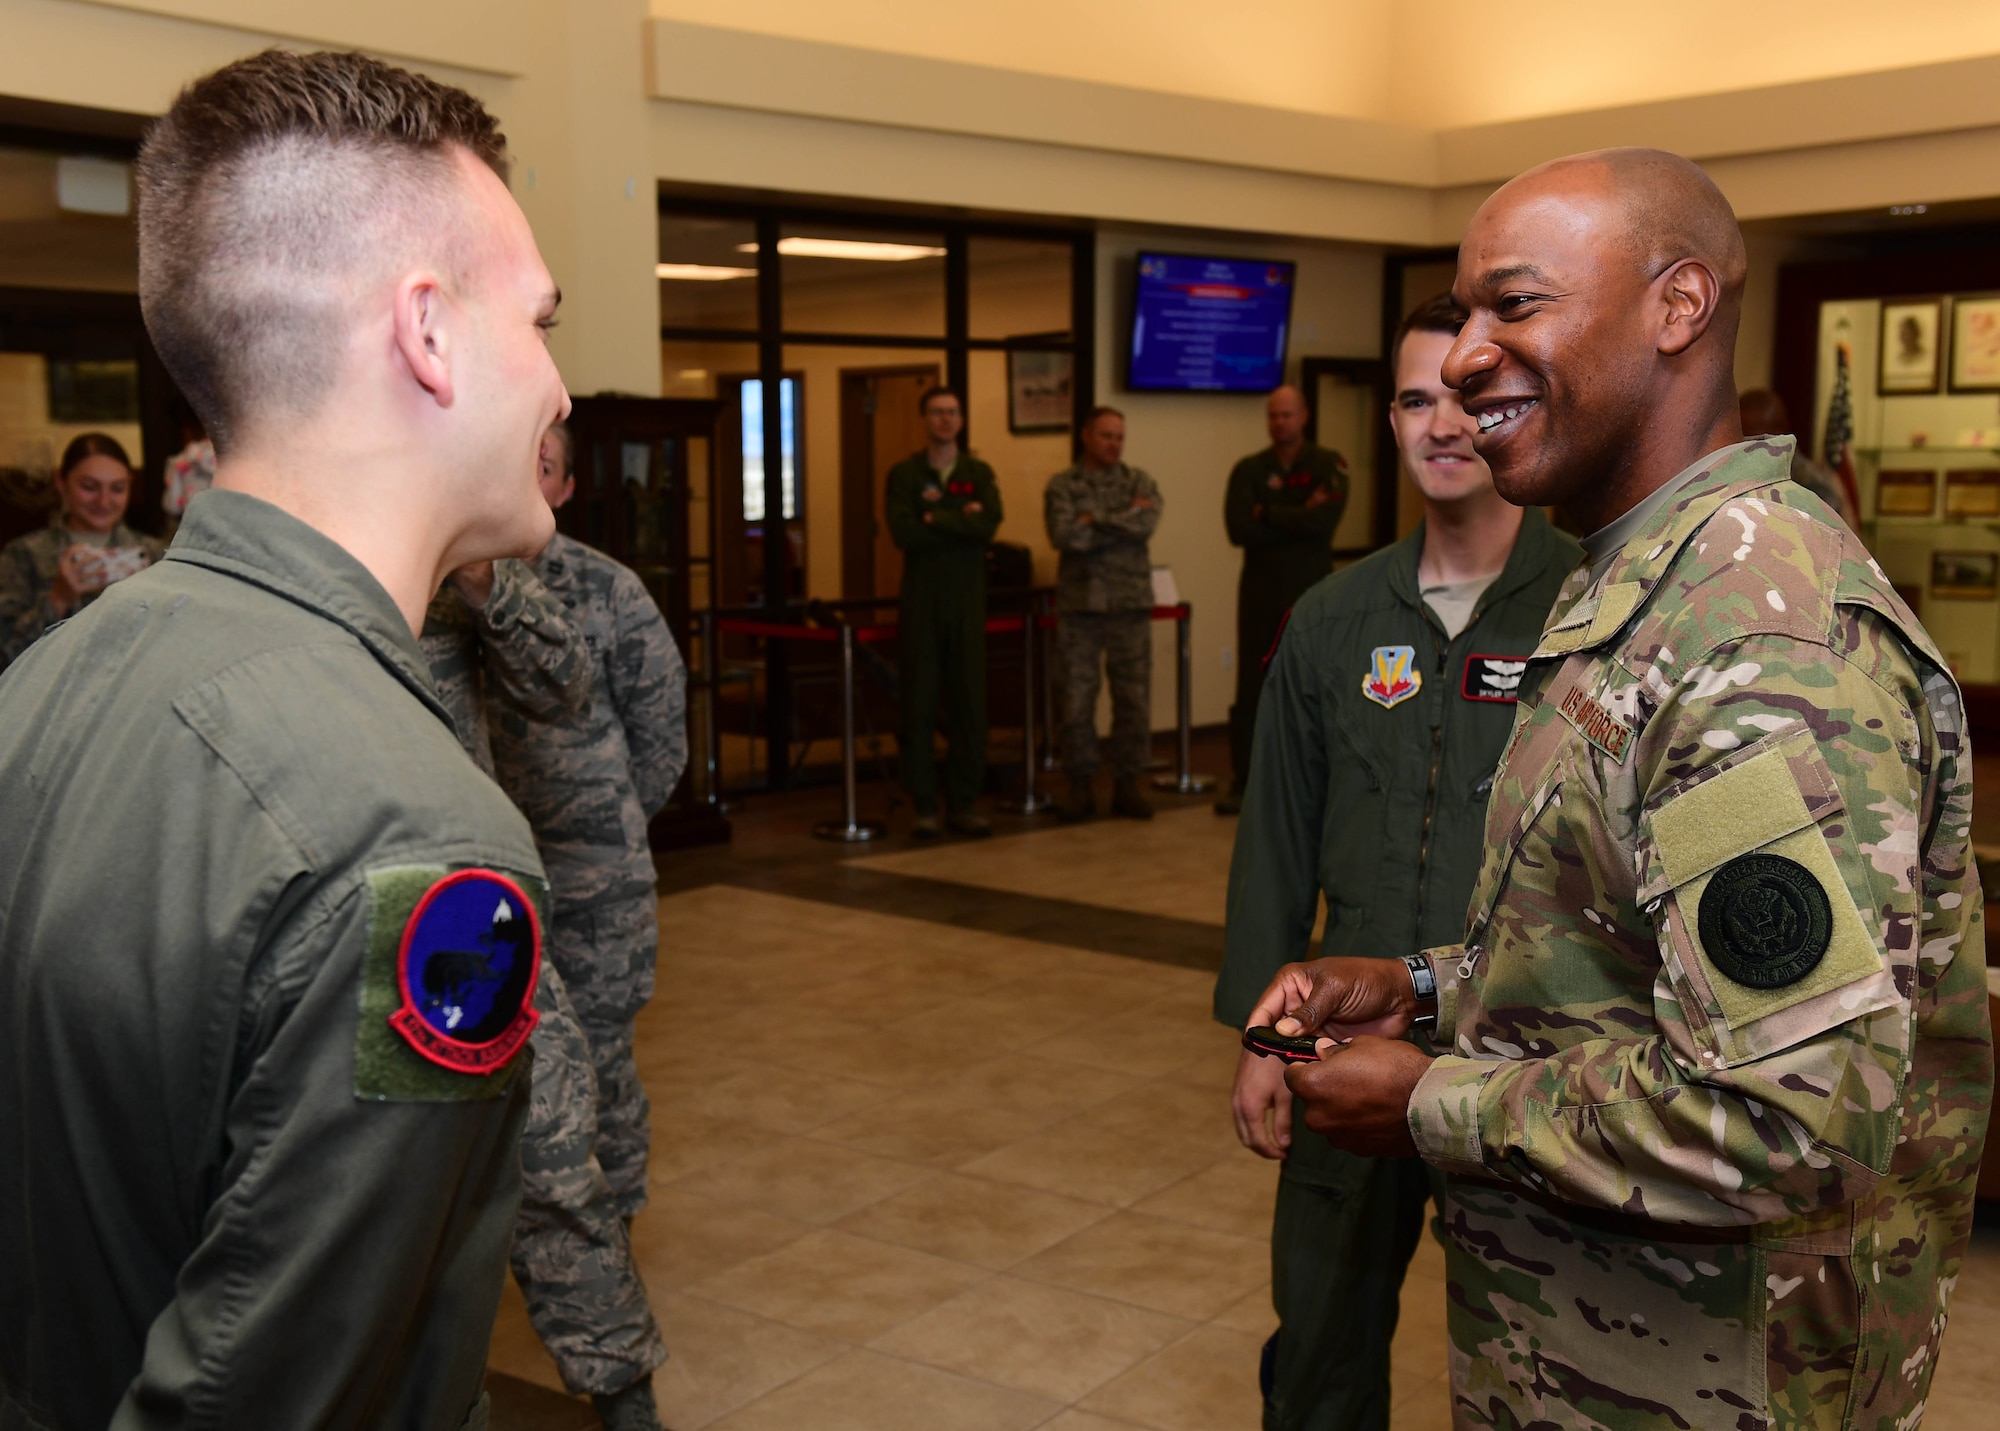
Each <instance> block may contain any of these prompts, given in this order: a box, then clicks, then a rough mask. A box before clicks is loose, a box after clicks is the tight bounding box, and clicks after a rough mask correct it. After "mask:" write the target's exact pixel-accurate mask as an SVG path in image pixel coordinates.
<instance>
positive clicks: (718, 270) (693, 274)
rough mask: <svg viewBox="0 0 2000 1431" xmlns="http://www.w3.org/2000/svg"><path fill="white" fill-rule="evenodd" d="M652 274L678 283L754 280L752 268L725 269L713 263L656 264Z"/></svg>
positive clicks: (755, 273)
mask: <svg viewBox="0 0 2000 1431" xmlns="http://www.w3.org/2000/svg"><path fill="white" fill-rule="evenodd" d="M653 272H654V273H656V274H658V275H659V276H660V277H661V278H667V279H673V280H674V281H676V282H679V283H720V282H721V281H722V280H723V279H725V278H755V277H756V276H757V270H756V269H754V268H726V267H724V266H723V265H721V264H715V263H657V264H654V265H653Z"/></svg>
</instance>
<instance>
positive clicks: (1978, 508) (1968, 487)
mask: <svg viewBox="0 0 2000 1431" xmlns="http://www.w3.org/2000/svg"><path fill="white" fill-rule="evenodd" d="M1944 514H1945V515H1946V516H1947V517H2000V470H1995V469H1994V468H1991V467H1985V468H1975V469H1974V470H1972V471H1967V472H1947V473H1945V474H1944Z"/></svg>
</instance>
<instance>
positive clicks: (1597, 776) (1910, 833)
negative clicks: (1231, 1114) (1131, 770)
mask: <svg viewBox="0 0 2000 1431" xmlns="http://www.w3.org/2000/svg"><path fill="white" fill-rule="evenodd" d="M1744 267H1745V264H1744V256H1743V246H1742V240H1741V237H1740V235H1739V234H1738V233H1737V230H1736V225H1735V220H1734V216H1733V215H1732V214H1730V212H1729V209H1728V205H1727V203H1726V202H1725V201H1724V200H1723V199H1722V196H1721V194H1720V193H1719V192H1718V191H1717V190H1716V189H1715V188H1714V185H1713V184H1712V183H1711V182H1710V181H1709V180H1708V179H1707V178H1706V177H1705V176H1703V175H1702V174H1701V173H1700V171H1699V170H1698V169H1696V168H1695V167H1694V166H1693V165H1691V164H1688V163H1687V162H1686V161H1685V160H1681V159H1678V158H1676V157H1674V156H1671V155H1665V154H1659V153H1656V152H1653V151H1619V150H1614V151H1609V152H1608V153H1605V154H1599V155H1586V156H1581V157H1579V158H1577V159H1574V160H1568V161H1559V162H1558V163H1556V164H1553V165H1548V166H1544V167H1543V168H1541V169H1538V170H1533V171H1530V172H1529V173H1528V174H1526V175H1524V176H1522V177H1521V178H1520V179H1517V180H1515V181H1514V182H1513V183H1512V184H1510V185H1508V186H1506V187H1505V188H1503V189H1501V190H1500V191H1499V193H1497V194H1496V195H1495V196H1494V197H1493V198H1491V199H1489V200H1488V201H1487V203H1486V204H1485V205H1484V206H1483V207H1482V208H1481V210H1480V212H1479V214H1478V215H1477V216H1475V218H1474V220H1473V222H1472V224H1471V226H1470V228H1469V229H1468V231H1467V234H1466V239H1465V244H1464V246H1463V247H1462V248H1461V250H1460V268H1459V282H1458V285H1457V287H1456V288H1455V290H1454V294H1455V296H1456V297H1457V298H1458V299H1459V301H1460V303H1461V304H1462V305H1463V306H1465V307H1466V308H1467V310H1468V311H1469V313H1470V315H1471V316H1470V318H1469V319H1468V321H1467V323H1466V326H1465V329H1464V330H1463V332H1462V333H1461V335H1460V337H1459V340H1458V342H1457V344H1456V345H1455V346H1454V348H1453V350H1452V352H1451V354H1450V355H1449V357H1448V358H1447V360H1446V363H1445V369H1444V373H1445V379H1446V381H1447V382H1450V383H1452V384H1453V385H1454V386H1456V387H1458V388H1459V390H1460V391H1461V393H1462V394H1463V395H1464V398H1465V408H1466V411H1467V412H1468V413H1471V414H1472V415H1473V416H1474V417H1475V418H1476V419H1477V420H1479V422H1480V425H1481V435H1480V437H1479V438H1478V439H1477V444H1478V450H1479V452H1480V454H1481V456H1483V457H1485V458H1486V459H1487V461H1488V463H1489V464H1490V465H1491V466H1492V467H1493V470H1494V475H1495V480H1496V485H1498V487H1499V489H1500V490H1501V492H1502V493H1503V494H1504V495H1506V496H1508V497H1509V498H1510V499H1513V500H1516V501H1520V500H1523V499H1526V500H1549V499H1554V500H1556V501H1558V502H1559V503H1561V504H1562V505H1563V506H1564V507H1565V509H1566V510H1568V511H1569V512H1570V513H1571V514H1572V515H1573V516H1578V517H1582V518H1584V520H1582V521H1580V522H1579V525H1580V526H1583V527H1585V528H1586V529H1594V530H1593V531H1592V535H1591V536H1590V537H1588V538H1586V539H1585V541H1584V549H1585V552H1586V555H1587V558H1588V561H1587V564H1586V565H1584V566H1582V567H1580V568H1579V569H1578V571H1577V572H1576V573H1575V574H1574V575H1573V576H1572V577H1571V579H1570V580H1569V581H1568V582H1567V583H1566V584H1565V586H1564V588H1563V590H1562V591H1561V592H1560V593H1559V594H1558V596H1557V599H1556V603H1555V608H1554V612H1553V614H1552V616H1551V618H1550V620H1549V622H1548V624H1547V626H1546V627H1545V628H1544V631H1543V635H1542V639H1541V643H1540V645H1539V646H1538V648H1537V649H1536V651H1535V653H1534V655H1533V656H1532V657H1530V659H1529V662H1528V670H1527V672H1526V674H1525V675H1524V676H1523V678H1522V681H1521V686H1520V691H1519V705H1518V707H1517V716H1516V721H1515V728H1514V734H1513V737H1512V739H1511V742H1510V744H1509V747H1508V749H1507V751H1506V753H1505V754H1504V755H1503V756H1502V758H1501V764H1500V768H1499V770H1498V772H1497V773H1496V777H1495V782H1494V789H1493V798H1492V801H1491V804H1490V806H1489V808H1488V815H1487V825H1486V844H1487V853H1486V858H1485V862H1484V865H1483V867H1482V869H1481V872H1480V877H1479V881H1478V884H1477V886H1476V887H1475V890H1474V894H1473V901H1472V906H1471V910H1470V912H1469V915H1468V923H1467V934H1466V939H1465V942H1464V944H1463V945H1461V946H1455V947H1449V948H1444V949H1435V950H1431V951H1429V952H1428V954H1426V955H1419V956H1415V958H1414V961H1413V963H1412V965H1411V967H1409V968H1408V969H1407V970H1399V969H1396V968H1395V966H1394V965H1393V964H1388V963H1387V961H1368V960H1329V961H1325V962H1324V964H1323V965H1309V966H1294V968H1293V969H1292V970H1290V971H1287V972H1286V973H1285V974H1282V975H1281V976H1280V978H1279V980H1278V981H1277V984H1276V985H1274V992H1275V993H1276V995H1277V997H1276V998H1273V996H1272V995H1271V994H1267V996H1266V1000H1265V1001H1264V1003H1263V1004H1261V1005H1260V1007H1259V1009H1258V1010H1257V1011H1256V1013H1253V1015H1252V1017H1253V1018H1256V1017H1258V1015H1263V1016H1265V1017H1266V1018H1268V1019H1279V1021H1280V1022H1279V1026H1280V1028H1281V1029H1283V1028H1289V1027H1291V1024H1290V1022H1289V1020H1285V1019H1283V1018H1282V1017H1281V1016H1282V1015H1284V1014H1285V1012H1286V1010H1287V1009H1294V1010H1295V1011H1296V1013H1297V1015H1299V1016H1300V1017H1299V1019H1298V1022H1299V1023H1300V1024H1301V1025H1303V1026H1306V1027H1311V1028H1322V1029H1324V1030H1325V1031H1327V1032H1328V1033H1334V1034H1341V1035H1346V1034H1353V1035H1356V1036H1355V1037H1353V1038H1352V1040H1351V1042H1349V1043H1347V1044H1346V1045H1344V1046H1340V1047H1336V1046H1333V1045H1330V1044H1322V1045H1321V1054H1320V1058H1319V1060H1318V1061H1317V1062H1314V1063H1310V1064H1304V1065H1301V1066H1299V1067H1298V1068H1295V1069H1293V1070H1292V1071H1291V1072H1290V1073H1289V1074H1288V1075H1287V1078H1288V1081H1289V1082H1291V1083H1292V1085H1293V1087H1294V1089H1295V1091H1297V1092H1299V1094H1300V1095H1301V1097H1303V1098H1304V1099H1305V1100H1306V1103H1307V1109H1308V1111H1307V1123H1308V1125H1309V1126H1312V1127H1315V1128H1319V1129H1322V1130H1323V1131H1327V1132H1328V1136H1329V1137H1331V1138H1332V1139H1334V1140H1335V1141H1336V1142H1339V1143H1343V1144H1345V1145H1348V1146H1354V1147H1367V1148H1371V1149H1374V1150H1378V1151H1403V1152H1409V1151H1415V1152H1418V1153H1420V1154H1421V1155H1422V1156H1423V1157H1424V1158H1425V1159H1426V1160H1427V1161H1429V1162H1430V1163H1431V1164H1432V1165H1433V1166H1435V1167H1437V1168H1439V1169H1441V1170H1442V1171H1444V1172H1445V1173H1446V1175H1447V1180H1446V1181H1447V1189H1448V1195H1447V1199H1446V1208H1445V1215H1444V1221H1445V1225H1446V1230H1447V1235H1448V1239H1449V1241H1448V1244H1447V1252H1446V1256H1447V1273H1448V1277H1449V1282H1450V1288H1451V1291H1450V1306H1449V1324H1450V1332H1451V1341H1452V1359H1451V1385H1452V1393H1453V1419H1454V1423H1455V1424H1456V1425H1458V1426H1461V1427H1473V1426H1486V1427H1507V1428H1517V1427H1523V1426H1527V1425H1538V1426H1560V1427H1604V1428H1615V1431H1628V1428H1652V1427H1676V1428H1716V1431H1725V1429H1726V1431H1743V1428H1749V1427H1757V1428H1762V1427H1766V1426H1772V1427H1785V1428H1827V1427H1841V1428H1846V1427H1865V1428H1869V1431H1891V1428H1897V1431H1907V1428H1909V1427H1912V1426H1914V1425H1915V1424H1916V1423H1917V1421H1918V1420H1919V1419H1920V1418H1921V1416H1922V1411H1923V1406H1924V1401H1925V1397H1926V1395H1927V1392H1928V1388H1929V1384H1930V1378H1931V1374H1932V1371H1933V1369H1934V1368H1935V1366H1936V1364H1937V1356H1938V1350H1939V1345H1940V1342H1941V1339H1942V1337H1943V1333H1944V1327H1945V1319H1946V1315H1947V1313H1948V1311H1949V1308H1950V1299H1951V1294H1952V1289H1953V1286H1954V1284H1955V1283H1956V1281H1957V1277H1958V1270H1959V1265H1960V1261H1961V1259H1962V1257H1963V1254H1964V1251H1965V1246H1966V1241H1967V1238H1968V1236H1969V1234H1970V1230H1971V1223H1972V1198H1973V1187H1974V1183H1975V1181H1976V1179H1977V1175H1978V1165H1979V1156H1980V1151H1981V1147H1982V1144H1983V1141H1984V1137H1985V1132H1986V1122H1987V1113H1988V1108H1989V1105H1990V1102H1991V1097H1992V1082H1993V1061H1992V1035H1991V1031H1990V1029H1989V1027H1988V1024H1987V1013H1986V981H1985V969H1984V967H1983V960H1982V959H1981V957H1980V951H1981V948H1982V934H1981V920H1980V905H1981V898H1980V892H1979V882H1978V877H1977V872H1976V870H1975V868H1974V865H1973V860H1972V854H1971V850H1970V848H1969V845H1968V836H1969V833H1970V824H1971V814H1972V804H1971V801H1972V790H1971V776H1972V770H1971V751H1970V749H1969V748H1968V746H1967V743H1966V732H1965V716H1964V709H1963V706H1962V704H1961V702H1960V699H1959V693H1958V690H1957V687H1956V686H1955V685H1954V684H1953V682H1952V678H1951V675H1950V672H1949V671H1948V670H1947V669H1946V667H1945V664H1944V662H1943V660H1942V659H1941V658H1940V657H1939V655H1938V653H1937V650H1936V648H1935V647H1934V646H1933V645H1932V643H1931V641H1930V638H1929V637H1928V636H1927V635H1925V633H1924V630H1923V628H1922V626H1921V625H1919V624H1918V622H1917V619H1916V617H1915V616H1914V615H1913V614H1912V613H1911V612H1910V610H1909V608H1908V607H1907V606H1905V605H1904V604H1903V602H1902V600H1901V599H1900V598H1899V597H1898V596H1897V595H1896V593H1895V590H1894V588H1893V587H1891V585H1890V583H1889V581H1888V579H1887V578H1886V577H1885V576H1884V575H1883V573H1882V570H1881V568H1880V567H1878V566H1877V565H1876V564H1875V563H1874V561H1873V560H1871V559H1870V557H1869V555H1868V553H1867V551H1866V550H1865V549H1864V548H1863V547H1862V546H1861V544H1860V543H1859V541H1858V540H1857V539H1856V538H1855V537H1854V536H1853V534H1852V533H1851V532H1849V531H1848V530H1847V528H1846V527H1845V526H1844V525H1843V524H1841V523H1840V522H1838V521H1837V520H1836V519H1835V518H1834V516H1833V514H1832V513H1831V512H1830V511H1829V510H1828V509H1827V507H1826V506H1825V504H1823V503H1822V502H1820V501H1819V499H1818V498H1816V497H1814V496H1813V495H1812V494H1811V493H1810V492H1808V491H1806V490H1805V489H1804V488H1802V487H1801V486H1799V485H1798V484H1797V483H1796V482H1794V481H1792V480H1791V461H1792V444H1791V443H1790V442H1789V441H1785V440H1754V439H1753V440H1750V441H1743V440H1742V439H1741V434H1740V426H1739V423H1738V419H1737V415H1736V411H1735V400H1734V396H1735V395H1734V392H1733V384H1732V382H1731V376H1732V373H1731V368H1732V359H1733V353H1734V347H1735V344H1734V337H1735V331H1736V320H1737V314H1738V312H1739V311H1740V302H1741V293H1742V283H1743V273H1744ZM1690 448H1691V449H1692V450H1693V456H1692V459H1691V460H1690V459H1688V458H1687V457H1686V454H1687V452H1688V450H1689V449H1690ZM1683 461H1684V462H1685V465H1683V466H1681V467H1680V468H1679V470H1678V471H1676V470H1674V468H1673V467H1672V466H1671V465H1669V464H1670V462H1683ZM1336 966H1337V967H1336ZM1433 982H1434V983H1435V986H1436V987H1435V991H1434V992H1433V990H1432V988H1431V985H1432V984H1433ZM1308 991H1309V992H1308ZM1335 1010H1338V1014H1337V1017H1335V1016H1334V1011H1335ZM1426 1020H1429V1021H1432V1022H1433V1032H1432V1040H1433V1046H1434V1047H1436V1048H1440V1049H1443V1050H1445V1052H1444V1053H1443V1056H1441V1057H1438V1058H1436V1059H1434V1060H1433V1059H1431V1058H1429V1057H1428V1056H1427V1054H1426V1051H1424V1050H1421V1049H1419V1048H1417V1047H1414V1046H1413V1045H1411V1044H1408V1043H1404V1042H1400V1041H1398V1040H1396V1039H1394V1038H1388V1037H1381V1036H1379V1035H1382V1034H1393V1033H1395V1032H1396V1031H1397V1030H1398V1029H1400V1028H1406V1027H1409V1026H1410V1025H1412V1024H1416V1025H1418V1026H1421V1024H1422V1022H1424V1021H1426Z"/></svg>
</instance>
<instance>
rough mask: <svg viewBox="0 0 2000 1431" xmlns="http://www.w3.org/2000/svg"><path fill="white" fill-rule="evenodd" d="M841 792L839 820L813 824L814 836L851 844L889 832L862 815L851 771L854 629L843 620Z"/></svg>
mask: <svg viewBox="0 0 2000 1431" xmlns="http://www.w3.org/2000/svg"><path fill="white" fill-rule="evenodd" d="M840 793H841V802H842V803H841V811H842V816H843V818H842V820H841V821H840V822H839V823H838V824H836V823H835V822H833V821H832V820H827V821H824V822H822V823H820V824H817V825H814V826H813V834H814V836H815V837H817V838H818V839H822V840H838V841H840V842H841V843H842V844H850V845H852V844H860V843H861V842H863V841H865V840H879V839H881V838H882V836H884V835H886V834H888V833H889V828H888V826H886V825H882V824H877V823H875V822H873V821H863V820H862V818H861V810H860V793H859V792H858V791H857V790H856V789H855V773H854V628H853V627H852V626H849V625H847V624H846V623H845V622H843V623H841V627H840Z"/></svg>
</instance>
